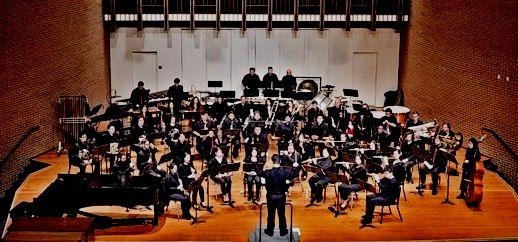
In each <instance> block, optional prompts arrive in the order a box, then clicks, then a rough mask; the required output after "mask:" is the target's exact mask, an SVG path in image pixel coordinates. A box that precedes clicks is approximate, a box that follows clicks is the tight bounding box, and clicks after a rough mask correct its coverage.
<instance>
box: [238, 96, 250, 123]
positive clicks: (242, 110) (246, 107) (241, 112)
mask: <svg viewBox="0 0 518 242" xmlns="http://www.w3.org/2000/svg"><path fill="white" fill-rule="evenodd" d="M251 108H252V107H251V106H250V104H249V103H247V102H246V97H245V96H241V99H240V100H239V103H238V104H236V105H234V113H235V115H236V116H237V118H238V119H239V121H241V122H244V121H245V120H246V118H247V117H249V116H250V110H251Z"/></svg>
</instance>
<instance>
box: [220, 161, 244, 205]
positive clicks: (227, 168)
mask: <svg viewBox="0 0 518 242" xmlns="http://www.w3.org/2000/svg"><path fill="white" fill-rule="evenodd" d="M239 168H241V163H231V164H224V165H221V166H220V168H219V170H220V172H223V173H227V172H234V171H238V170H239ZM234 203H235V201H232V193H230V194H228V205H229V206H230V207H232V208H233V207H234Z"/></svg>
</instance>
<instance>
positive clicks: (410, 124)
mask: <svg viewBox="0 0 518 242" xmlns="http://www.w3.org/2000/svg"><path fill="white" fill-rule="evenodd" d="M422 124H424V123H423V121H421V120H417V122H415V121H414V120H413V119H409V120H407V121H406V123H405V128H407V129H408V128H410V127H414V126H419V125H422Z"/></svg>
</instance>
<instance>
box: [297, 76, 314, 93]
mask: <svg viewBox="0 0 518 242" xmlns="http://www.w3.org/2000/svg"><path fill="white" fill-rule="evenodd" d="M303 90H308V91H310V92H311V93H313V96H315V95H317V92H318V85H317V83H316V82H315V81H313V80H309V79H308V80H304V81H302V82H301V83H300V84H299V86H298V87H297V91H299V92H300V91H303Z"/></svg>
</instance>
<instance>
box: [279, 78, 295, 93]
mask: <svg viewBox="0 0 518 242" xmlns="http://www.w3.org/2000/svg"><path fill="white" fill-rule="evenodd" d="M282 83H283V84H282V85H283V86H284V91H286V92H293V91H295V90H296V88H297V80H296V79H295V77H294V76H292V75H285V76H284V77H283V78H282Z"/></svg>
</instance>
